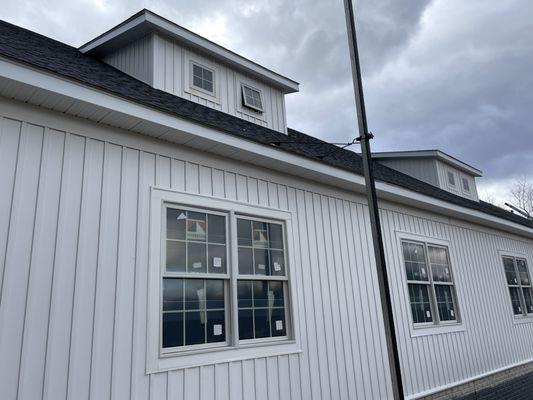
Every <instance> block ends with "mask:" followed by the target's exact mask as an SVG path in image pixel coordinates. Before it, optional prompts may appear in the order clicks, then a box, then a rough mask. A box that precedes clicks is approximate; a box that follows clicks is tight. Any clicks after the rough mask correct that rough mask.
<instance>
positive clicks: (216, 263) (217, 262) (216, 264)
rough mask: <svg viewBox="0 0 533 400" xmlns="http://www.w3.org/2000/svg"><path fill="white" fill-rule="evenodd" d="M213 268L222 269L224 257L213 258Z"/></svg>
mask: <svg viewBox="0 0 533 400" xmlns="http://www.w3.org/2000/svg"><path fill="white" fill-rule="evenodd" d="M213 267H215V268H220V267H222V257H213Z"/></svg>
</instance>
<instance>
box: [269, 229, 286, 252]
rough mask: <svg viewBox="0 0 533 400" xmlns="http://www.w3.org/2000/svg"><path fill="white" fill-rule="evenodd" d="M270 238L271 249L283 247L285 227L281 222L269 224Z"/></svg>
mask: <svg viewBox="0 0 533 400" xmlns="http://www.w3.org/2000/svg"><path fill="white" fill-rule="evenodd" d="M268 238H269V240H270V248H271V249H283V228H282V226H281V225H280V224H272V223H270V224H268Z"/></svg>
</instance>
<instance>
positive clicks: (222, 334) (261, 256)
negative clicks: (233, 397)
mask: <svg viewBox="0 0 533 400" xmlns="http://www.w3.org/2000/svg"><path fill="white" fill-rule="evenodd" d="M164 209H165V216H164V221H165V224H164V233H165V235H164V239H163V240H164V244H163V249H164V250H165V251H164V257H163V260H162V267H161V270H162V286H161V291H162V296H161V297H162V298H161V339H160V340H161V346H162V348H163V350H165V351H168V350H172V351H178V350H180V351H183V350H189V349H196V348H202V347H219V346H228V345H229V344H230V343H234V344H235V343H238V341H239V340H245V341H246V342H255V341H260V340H265V339H267V338H271V339H277V340H280V339H288V338H289V334H288V332H289V330H288V326H287V324H288V321H287V316H288V315H289V312H288V301H287V300H288V290H289V289H288V278H287V274H286V262H285V245H284V229H283V226H284V225H283V224H282V223H280V222H276V221H266V220H258V219H255V218H251V217H242V218H241V217H238V218H235V220H234V221H235V222H234V223H235V225H236V231H237V241H236V243H233V244H232V245H233V246H235V247H237V252H239V250H240V249H241V248H242V249H244V250H249V252H248V253H245V254H244V257H242V256H241V255H239V257H238V259H237V260H236V266H235V268H233V270H234V271H235V272H236V276H235V279H231V271H232V266H231V263H230V262H229V257H228V254H229V249H230V242H229V234H228V232H229V227H230V224H231V223H233V222H232V221H233V220H232V218H230V217H229V215H228V214H225V213H220V212H213V211H207V210H198V209H192V208H187V207H179V206H171V205H165V207H164ZM241 260H245V262H246V263H248V264H249V270H245V269H242V270H241ZM248 288H249V290H247V289H248ZM232 291H235V292H236V293H237V296H236V298H237V304H235V305H232V296H231V295H230V293H232ZM232 318H235V319H236V320H237V321H235V322H236V325H235V329H236V332H232V330H233V329H232V327H233V326H234V325H233V324H232ZM259 339H260V340H259Z"/></svg>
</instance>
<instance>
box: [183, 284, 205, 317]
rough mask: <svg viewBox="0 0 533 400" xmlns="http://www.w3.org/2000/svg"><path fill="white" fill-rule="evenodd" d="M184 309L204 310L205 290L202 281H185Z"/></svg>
mask: <svg viewBox="0 0 533 400" xmlns="http://www.w3.org/2000/svg"><path fill="white" fill-rule="evenodd" d="M185 309H186V310H203V309H205V290H204V280H203V279H185Z"/></svg>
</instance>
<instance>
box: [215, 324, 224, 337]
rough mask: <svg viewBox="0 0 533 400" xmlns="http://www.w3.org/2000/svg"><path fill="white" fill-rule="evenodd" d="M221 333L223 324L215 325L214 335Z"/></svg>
mask: <svg viewBox="0 0 533 400" xmlns="http://www.w3.org/2000/svg"><path fill="white" fill-rule="evenodd" d="M220 335H222V325H221V324H215V325H213V336H220Z"/></svg>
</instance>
